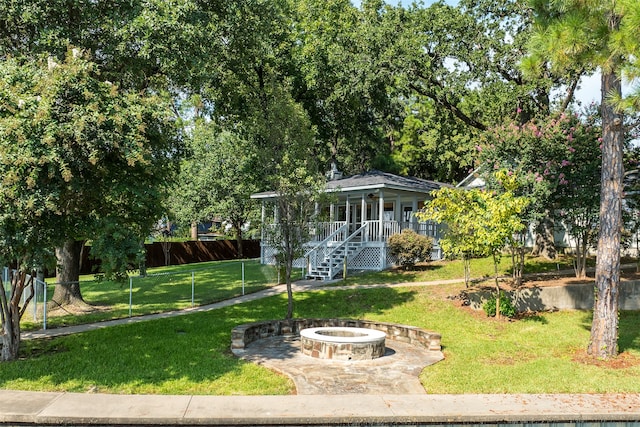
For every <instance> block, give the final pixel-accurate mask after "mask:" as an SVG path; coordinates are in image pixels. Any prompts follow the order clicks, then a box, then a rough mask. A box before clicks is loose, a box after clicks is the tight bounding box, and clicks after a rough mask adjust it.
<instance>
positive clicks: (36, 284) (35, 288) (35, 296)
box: [32, 278, 38, 323]
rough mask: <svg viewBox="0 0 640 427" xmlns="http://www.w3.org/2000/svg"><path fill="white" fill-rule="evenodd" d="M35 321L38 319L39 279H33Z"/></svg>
mask: <svg viewBox="0 0 640 427" xmlns="http://www.w3.org/2000/svg"><path fill="white" fill-rule="evenodd" d="M32 289H33V291H32V292H33V322H34V323H35V322H37V321H38V279H35V278H34V279H33V287H32Z"/></svg>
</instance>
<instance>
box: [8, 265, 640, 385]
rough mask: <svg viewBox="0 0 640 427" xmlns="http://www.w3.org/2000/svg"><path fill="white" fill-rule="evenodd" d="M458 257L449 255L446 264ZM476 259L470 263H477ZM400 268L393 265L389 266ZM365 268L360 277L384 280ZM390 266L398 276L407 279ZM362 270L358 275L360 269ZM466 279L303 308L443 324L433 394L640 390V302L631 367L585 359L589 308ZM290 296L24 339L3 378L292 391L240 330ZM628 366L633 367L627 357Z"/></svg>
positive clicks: (316, 295) (629, 345)
mask: <svg viewBox="0 0 640 427" xmlns="http://www.w3.org/2000/svg"><path fill="white" fill-rule="evenodd" d="M448 268H454V267H449V266H445V265H443V266H442V267H441V268H440V269H438V271H440V272H442V271H445V270H446V269H448ZM473 268H474V266H472V272H473ZM385 274H391V273H385ZM374 276H376V277H377V278H376V279H370V278H366V277H364V276H363V277H361V278H360V280H362V281H363V282H366V281H369V280H371V281H373V282H377V281H379V278H380V275H374ZM399 279H400V278H398V277H390V281H394V282H396V281H399ZM353 280H355V279H353ZM463 286H464V285H462V284H458V285H441V286H424V287H406V288H403V287H400V288H375V289H362V288H358V287H357V286H354V287H353V288H351V289H347V290H337V289H328V290H323V291H318V292H309V293H299V294H295V316H297V317H347V318H366V319H370V320H379V321H385V322H395V323H402V324H410V325H415V326H418V327H422V328H425V329H430V330H435V331H437V332H439V333H441V334H442V345H443V352H444V354H445V360H443V361H441V362H439V363H437V364H436V365H433V366H430V367H427V368H426V369H425V370H424V371H423V372H422V374H421V376H420V378H421V381H422V382H423V384H424V386H425V388H426V390H427V391H428V392H429V393H596V392H597V393H604V392H639V391H640V385H639V384H640V363H638V362H637V361H638V360H640V333H638V328H637V325H638V324H640V313H637V312H622V313H621V314H620V328H619V336H620V338H619V345H620V350H621V351H623V352H624V355H623V357H622V359H623V360H627V361H630V363H629V364H628V366H626V365H624V364H622V365H621V366H622V367H619V368H614V367H611V366H610V365H607V364H602V365H601V366H600V365H598V364H585V363H582V362H580V361H579V360H576V356H578V355H580V354H581V353H583V350H584V348H586V345H587V342H588V339H589V327H590V321H591V319H590V316H591V313H590V312H589V311H562V312H553V313H540V314H538V315H537V316H531V317H527V318H524V319H521V320H518V321H513V322H507V321H497V320H495V319H493V318H487V317H485V316H484V314H483V313H482V312H472V311H471V310H468V309H461V308H460V307H457V306H456V305H455V303H454V301H452V300H451V299H449V298H447V297H448V296H450V295H455V294H457V293H458V292H459V291H460V290H461V289H462V288H463ZM285 311H286V296H284V295H280V296H274V297H269V298H264V299H261V300H257V301H253V302H249V303H244V304H239V305H236V306H232V307H227V308H224V309H220V310H214V311H210V312H206V313H196V314H191V315H187V316H181V317H177V318H169V319H162V320H156V321H152V322H143V323H138V324H130V325H122V326H117V327H113V328H107V329H102V330H97V331H92V332H87V333H82V334H77V335H73V336H68V337H61V338H55V339H47V340H33V341H27V342H23V349H22V353H23V358H22V359H21V360H18V361H15V362H10V363H2V364H0V387H2V388H8V389H20V390H40V391H44V390H47V391H62V390H65V391H74V392H86V391H98V392H107V393H161V394H217V395H234V394H289V393H293V392H294V390H293V385H292V384H291V382H290V381H289V380H288V379H287V378H286V377H284V376H282V375H279V374H277V373H274V372H271V371H269V370H267V369H265V368H262V367H260V366H257V365H254V364H252V363H247V362H243V361H241V360H239V359H237V358H235V357H234V356H233V355H232V354H231V352H230V350H229V346H230V340H231V338H230V331H231V329H232V328H233V327H234V326H236V325H238V324H243V323H247V322H253V321H259V320H265V319H275V318H282V317H283V315H284V313H285ZM625 366H626V367H625Z"/></svg>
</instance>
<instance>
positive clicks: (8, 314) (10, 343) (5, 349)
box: [0, 271, 33, 361]
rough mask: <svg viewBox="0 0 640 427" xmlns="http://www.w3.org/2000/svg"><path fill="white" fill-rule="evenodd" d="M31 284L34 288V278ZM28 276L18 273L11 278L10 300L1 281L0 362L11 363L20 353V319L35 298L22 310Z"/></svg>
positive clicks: (31, 279)
mask: <svg viewBox="0 0 640 427" xmlns="http://www.w3.org/2000/svg"><path fill="white" fill-rule="evenodd" d="M29 284H30V285H31V286H33V277H31V278H30V281H29ZM27 286H28V285H27V274H26V273H25V272H23V271H18V272H16V273H15V274H13V275H12V277H11V291H10V292H9V298H8V299H7V294H6V292H5V290H4V283H2V280H1V279H0V313H1V315H2V340H1V343H2V346H1V349H0V360H1V361H9V360H16V359H17V358H18V353H19V351H20V318H21V317H22V315H23V314H24V311H25V309H26V306H27V305H28V304H29V302H30V301H31V299H32V298H33V292H32V293H31V296H30V297H29V298H28V300H27V301H25V303H24V306H23V307H22V308H20V301H21V299H22V294H23V293H24V290H25V288H26V287H27Z"/></svg>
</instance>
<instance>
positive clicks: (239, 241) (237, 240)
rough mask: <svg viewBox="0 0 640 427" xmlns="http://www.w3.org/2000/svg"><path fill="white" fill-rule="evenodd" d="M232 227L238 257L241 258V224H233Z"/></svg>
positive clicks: (242, 256)
mask: <svg viewBox="0 0 640 427" xmlns="http://www.w3.org/2000/svg"><path fill="white" fill-rule="evenodd" d="M234 228H235V231H236V242H238V258H240V259H242V258H244V247H243V245H242V225H240V226H235V225H234Z"/></svg>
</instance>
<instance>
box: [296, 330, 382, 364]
mask: <svg viewBox="0 0 640 427" xmlns="http://www.w3.org/2000/svg"><path fill="white" fill-rule="evenodd" d="M385 338H386V334H385V333H384V332H382V331H377V330H375V329H367V328H350V327H338V326H335V327H328V326H327V327H320V328H307V329H303V330H301V331H300V348H301V351H302V353H303V354H306V355H307V356H311V357H316V358H318V359H335V360H370V359H376V358H378V357H381V356H383V355H384V350H385Z"/></svg>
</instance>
